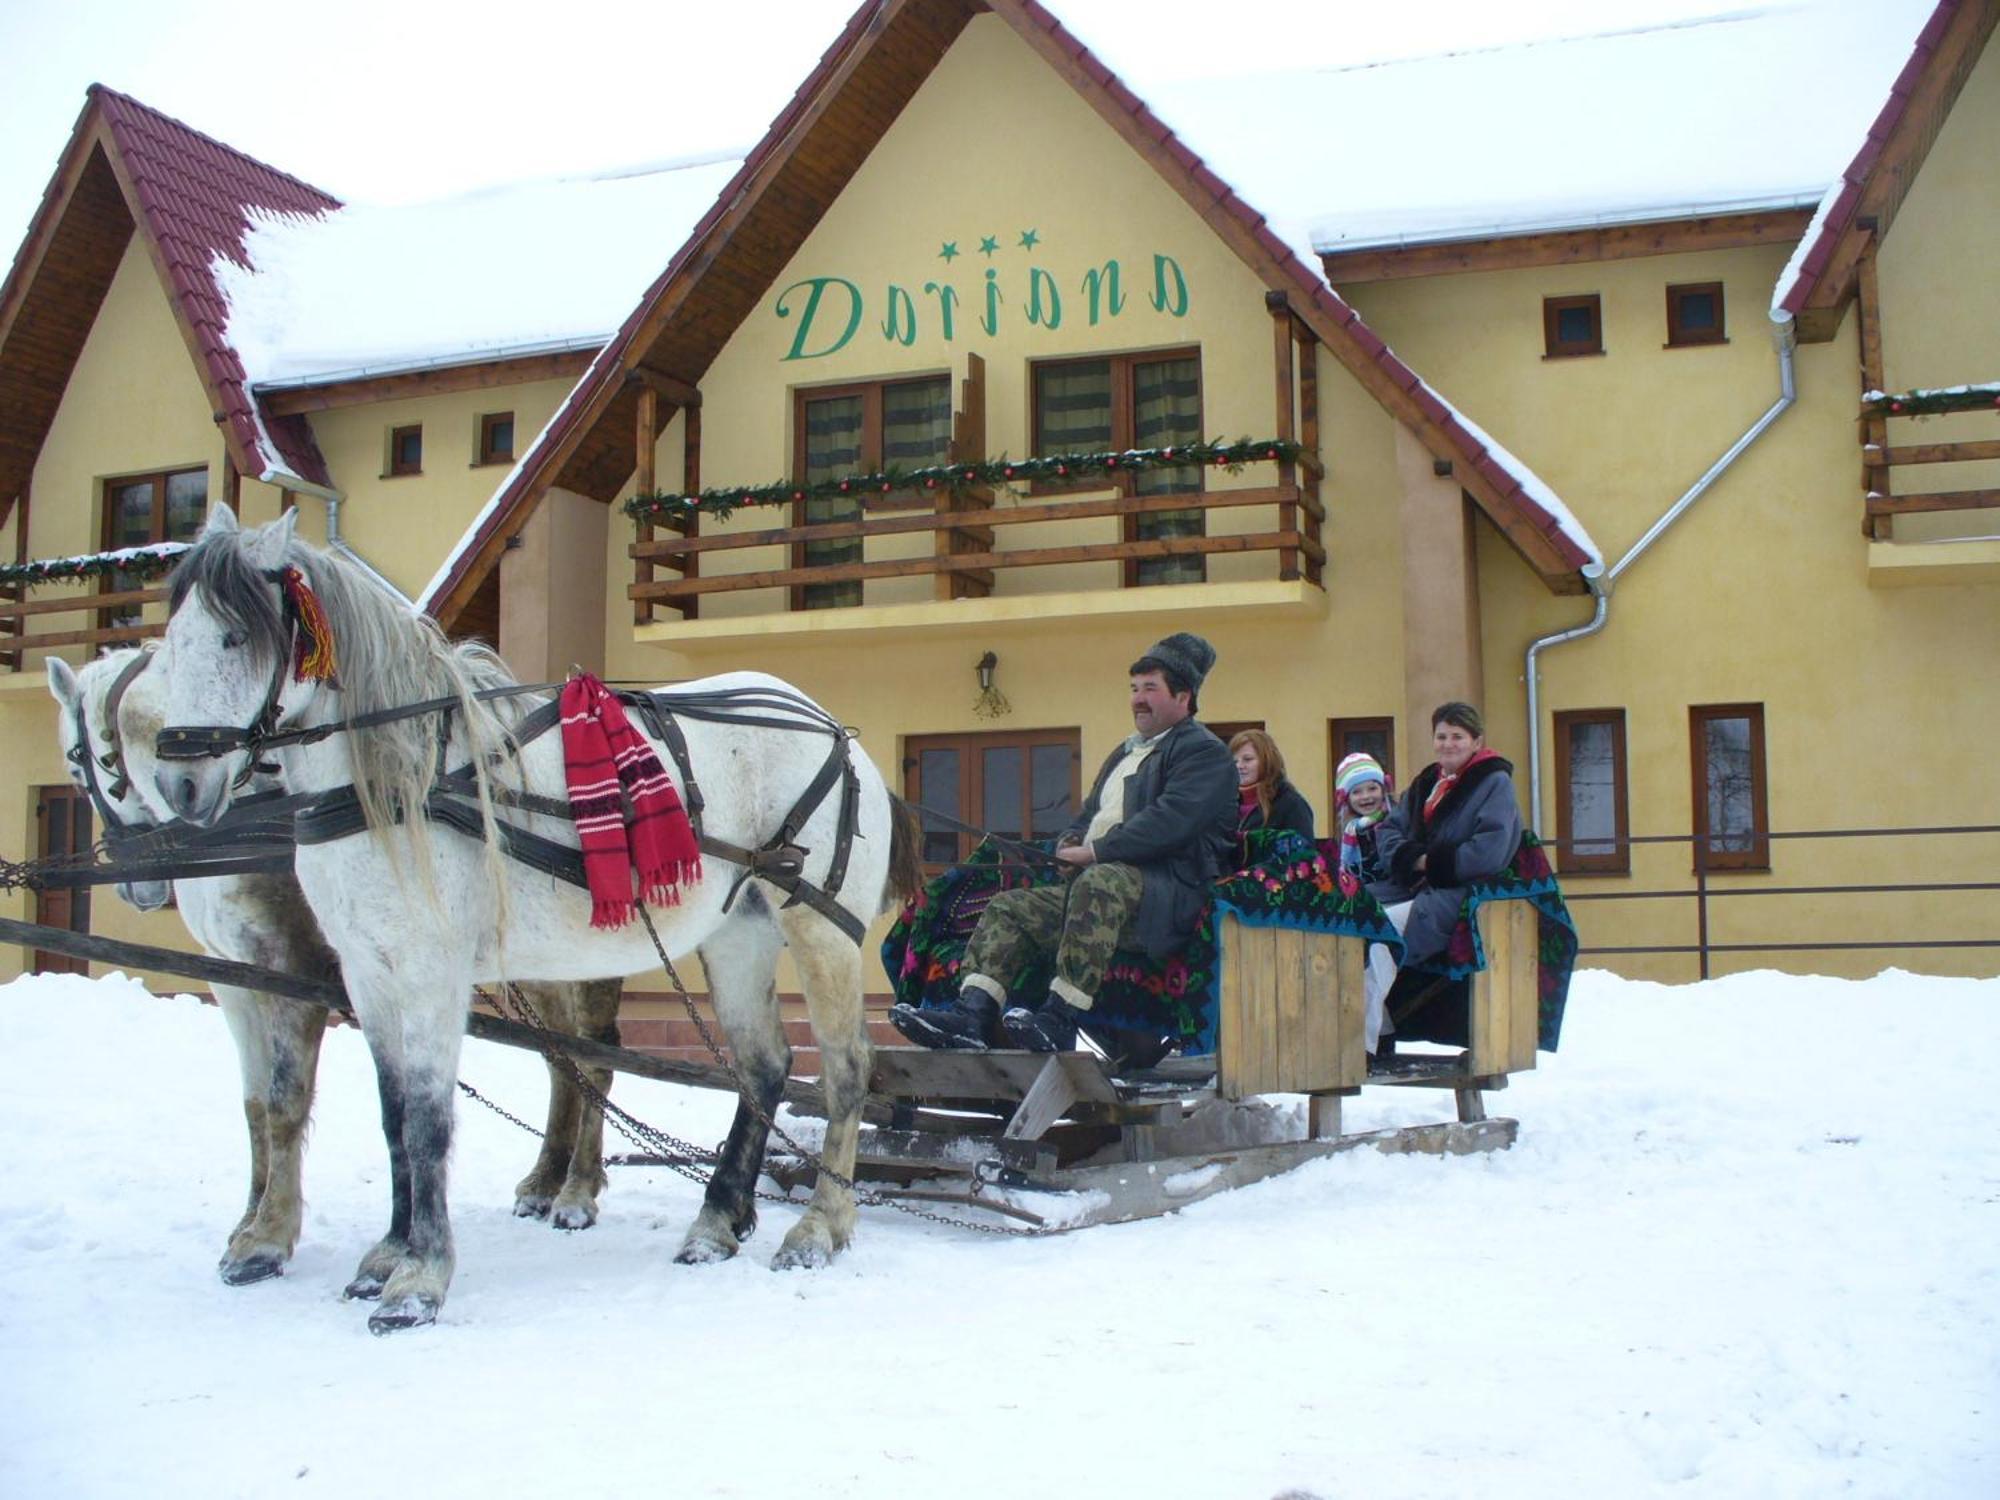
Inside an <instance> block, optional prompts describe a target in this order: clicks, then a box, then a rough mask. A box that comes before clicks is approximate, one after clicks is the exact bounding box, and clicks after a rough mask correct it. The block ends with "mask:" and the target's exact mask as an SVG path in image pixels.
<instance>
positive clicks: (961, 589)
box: [931, 354, 993, 599]
mask: <svg viewBox="0 0 2000 1500" xmlns="http://www.w3.org/2000/svg"><path fill="white" fill-rule="evenodd" d="M958 402H959V404H958V409H957V410H956V411H954V412H953V413H952V414H951V450H950V451H951V462H953V463H955V464H976V463H980V462H983V461H984V459H985V457H986V361H985V360H983V359H981V358H980V357H979V356H978V355H977V354H968V355H966V357H965V379H963V380H961V381H960V382H959V384H958ZM992 504H993V491H992V489H991V488H990V487H989V486H987V485H983V484H982V485H968V486H967V487H966V488H964V489H962V490H960V489H956V488H946V489H943V490H940V491H939V492H938V497H937V513H938V514H939V515H941V516H942V515H946V514H949V513H950V512H952V511H955V510H968V509H969V510H979V509H983V508H988V507H990V506H991V505H992ZM931 535H932V541H931V555H932V556H933V557H951V556H954V555H957V554H959V553H965V552H991V551H992V550H993V528H992V527H991V526H952V527H944V526H940V527H939V528H938V529H937V530H936V531H935V532H933V533H932V534H931ZM931 592H932V595H933V596H934V597H935V598H938V599H968V598H971V599H983V598H985V597H986V596H987V595H989V594H991V593H992V592H993V572H992V570H991V569H990V568H989V569H986V570H983V571H980V572H950V573H945V572H940V573H938V574H936V575H935V576H934V577H933V579H932V585H931Z"/></svg>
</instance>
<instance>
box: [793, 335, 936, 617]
mask: <svg viewBox="0 0 2000 1500" xmlns="http://www.w3.org/2000/svg"><path fill="white" fill-rule="evenodd" d="M951 419H952V413H951V377H950V376H948V375H936V376H927V377H925V378H923V379H921V380H899V381H894V382H888V381H879V382H872V383H870V384H867V385H855V386H842V387H840V388H839V389H838V390H817V391H800V392H799V393H798V417H797V440H796V449H795V451H796V452H797V455H798V472H799V478H800V480H801V481H802V482H803V483H804V484H806V485H808V486H810V485H813V484H817V483H820V482H822V481H824V480H829V479H839V478H840V477H842V476H843V475H847V474H869V473H875V472H878V471H886V470H907V469H920V468H925V467H928V466H930V465H933V464H942V463H945V462H946V461H948V460H949V459H950V457H951ZM871 499H872V500H874V501H876V502H877V503H886V504H889V505H894V504H898V503H903V504H908V503H911V497H910V496H909V495H908V494H906V493H905V494H901V495H897V494H891V495H886V496H876V497H871ZM862 509H863V502H862V497H861V496H860V495H859V494H858V493H857V494H851V495H839V494H836V495H829V496H825V497H819V496H812V495H808V496H807V497H806V499H805V500H804V501H803V502H802V503H801V504H800V505H799V506H797V507H796V512H797V513H796V515H795V517H794V519H795V521H796V522H797V524H799V525H802V526H813V525H819V524H822V523H826V522H834V521H858V520H860V519H861V516H862ZM861 560H862V541H861V538H860V537H858V536H856V537H838V538H834V539H832V540H828V541H818V542H803V543H800V544H799V545H798V546H796V547H795V548H794V549H793V566H794V567H800V568H833V567H839V566H842V565H843V564H846V563H858V562H860V561H861ZM861 600H862V587H861V580H860V579H858V578H851V579H842V580H839V581H836V582H832V583H808V584H803V585H801V586H799V587H797V588H795V589H794V590H793V607H794V608H797V609H838V608H841V607H844V606H847V605H854V604H859V603H861Z"/></svg>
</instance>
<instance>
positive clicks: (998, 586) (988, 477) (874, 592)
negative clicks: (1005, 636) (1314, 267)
mask: <svg viewBox="0 0 2000 1500" xmlns="http://www.w3.org/2000/svg"><path fill="white" fill-rule="evenodd" d="M1189 454H1190V450H1188V449H1182V450H1180V451H1179V453H1178V454H1176V453H1175V450H1171V449H1169V450H1146V451H1144V452H1137V451H1135V452H1128V453H1123V454H1101V455H1092V456H1089V457H1088V458H1086V459H1085V460H1084V463H1085V464H1086V465H1087V466H1088V467H1087V469H1086V471H1085V472H1083V473H1080V474H1068V473H1067V472H1066V473H1065V475H1064V476H1063V477H1061V478H1054V477H1052V476H1051V475H1050V474H1049V473H1047V472H1045V470H1046V464H1039V465H1038V464H1036V463H1022V464H1019V465H1013V466H1004V467H1005V477H1002V474H1001V473H1000V472H996V471H999V470H1002V468H1003V466H1002V465H998V464H990V463H987V464H973V465H963V466H959V465H954V466H950V467H948V468H944V469H938V470H919V471H917V472H916V473H914V474H911V475H898V476H884V475H868V476H855V477H854V478H853V479H852V480H851V481H849V483H850V485H851V488H852V491H853V493H854V494H855V497H856V498H855V500H854V501H852V502H850V503H851V504H852V505H853V506H854V507H855V508H857V509H858V510H859V514H858V515H857V516H856V517H855V518H853V519H845V520H837V521H825V522H819V523H816V524H810V525H796V524H785V523H786V522H789V521H791V520H793V519H794V517H795V515H796V512H797V511H798V510H799V509H800V508H802V504H803V498H804V492H803V491H795V492H793V493H792V494H790V495H778V494H773V493H772V492H771V491H770V490H765V491H743V492H736V494H735V496H733V497H732V495H731V492H728V491H722V492H719V496H718V492H714V491H711V492H709V497H710V500H711V502H713V501H715V500H716V499H718V498H719V499H720V500H721V501H722V502H723V503H724V504H727V503H729V502H730V500H731V499H732V498H733V499H734V500H735V502H736V503H738V504H743V505H757V506H760V507H764V508H765V515H767V516H775V517H777V520H776V522H775V523H774V522H772V521H770V520H764V521H762V522H761V524H760V522H759V521H758V520H755V519H751V520H748V522H747V524H746V521H745V518H744V517H743V516H742V515H741V514H740V513H739V514H735V515H729V516H726V517H722V518H718V517H715V516H713V515H711V514H702V513H694V512H689V511H686V510H683V511H682V512H681V513H680V514H678V515H676V514H674V513H673V512H672V511H671V510H669V511H666V512H664V513H663V512H661V511H659V510H657V509H656V510H654V511H652V512H650V513H646V514H642V515H641V532H640V539H639V540H638V541H636V542H634V543H633V544H632V545H631V546H630V547H629V548H628V553H629V555H630V556H631V558H632V559H633V562H634V565H635V566H634V581H633V583H632V585H631V586H630V588H629V589H628V591H627V592H628V594H629V595H630V597H631V598H632V600H633V602H634V624H635V626H636V627H638V634H639V637H640V639H642V640H649V641H656V642H658V643H661V644H669V645H673V646H675V647H676V648H689V647H695V646H699V645H700V644H701V643H702V642H704V641H715V642H718V643H720V642H723V641H729V640H740V639H742V638H743V637H745V636H765V637H770V636H785V635H792V634H799V633H803V632H806V631H811V632H813V633H814V634H815V635H823V634H825V633H828V632H837V633H853V632H864V631H865V632H868V633H871V634H874V633H880V632H882V631H885V630H888V631H894V630H897V629H908V630H917V631H923V632H933V631H935V630H938V629H940V628H949V627H950V626H953V625H964V626H968V627H971V626H977V625H983V624H986V623H990V622H993V621H998V620H1045V621H1052V622H1053V621H1061V620H1064V619H1072V618H1075V617H1077V616H1079V615H1104V614H1118V615H1125V616H1140V615H1155V614H1158V615H1166V614H1173V615H1185V614H1187V613H1188V612H1189V611H1197V612H1199V611H1204V610H1213V609H1227V610H1232V611H1249V612H1253V613H1265V614H1269V613H1279V614H1297V613H1319V612H1321V611H1323V609H1324V607H1325V596H1324V592H1323V588H1322V584H1321V575H1322V570H1323V568H1324V565H1325V562H1326V550H1325V547H1324V545H1323V544H1322V541H1321V528H1322V524H1323V522H1324V520H1325V511H1324V508H1323V506H1322V504H1321V500H1320V495H1319V488H1320V485H1319V482H1320V478H1321V475H1322V469H1321V466H1320V464H1319V462H1318V461H1317V460H1316V459H1315V458H1314V457H1313V456H1312V455H1311V454H1310V453H1308V452H1305V451H1303V450H1302V449H1300V447H1299V446H1298V445H1297V444H1294V443H1290V442H1285V441H1279V440H1270V441H1267V442H1261V443H1251V444H1236V445H1228V446H1227V447H1220V446H1218V445H1207V444H1204V445H1198V449H1197V450H1195V451H1194V453H1193V457H1194V462H1193V463H1192V464H1190V463H1189V462H1188V457H1189ZM1169 457H1171V458H1175V459H1178V460H1179V461H1178V462H1171V463H1170V462H1169ZM1162 469H1171V470H1172V472H1174V473H1175V474H1177V475H1179V476H1182V477H1183V478H1185V476H1186V475H1188V474H1189V472H1190V471H1192V473H1193V474H1194V475H1195V476H1196V482H1197V483H1198V484H1199V485H1200V486H1201V487H1200V488H1196V489H1191V490H1182V491H1175V492H1172V493H1166V494H1145V493H1140V490H1141V489H1142V488H1143V482H1142V481H1141V480H1139V479H1138V478H1135V472H1134V471H1137V473H1138V474H1141V475H1143V474H1145V473H1147V472H1149V471H1151V472H1158V471H1160V470H1162ZM1225 469H1226V470H1228V471H1229V472H1228V475H1227V478H1223V477H1222V474H1223V471H1224V470H1225ZM1211 478H1216V479H1220V480H1221V483H1220V484H1219V485H1217V486H1216V487H1210V485H1209V481H1210V479H1211ZM1051 485H1061V486H1062V488H1063V491H1064V492H1063V493H1059V494H1050V493H1048V490H1049V488H1050V487H1051ZM1162 516H1171V517H1178V518H1181V519H1182V521H1183V526H1182V527H1181V528H1177V529H1183V530H1186V531H1193V532H1197V533H1198V534H1183V535H1165V536H1144V535H1140V534H1139V533H1141V532H1143V531H1144V530H1146V529H1148V527H1147V524H1146V523H1147V522H1148V520H1149V518H1153V517H1162ZM1194 523H1198V524H1194ZM654 528H661V529H660V530H657V531H655V530H654ZM665 528H671V529H665ZM813 543H843V544H846V547H845V548H844V550H845V551H847V552H848V553H849V554H850V555H851V554H855V553H858V556H850V560H842V561H826V560H811V559H808V558H807V556H806V548H807V546H808V544H813ZM856 544H858V546H857V545H856ZM1187 558H1193V559H1199V560H1200V561H1201V567H1200V569H1199V570H1198V571H1196V572H1195V573H1194V581H1185V582H1183V581H1175V582H1159V583H1153V582H1149V581H1148V580H1147V577H1146V574H1147V573H1148V571H1149V570H1148V569H1147V568H1146V566H1145V565H1147V564H1149V563H1153V562H1156V561H1157V560H1160V559H1187ZM1217 564H1220V566H1217ZM840 584H858V585H860V586H861V597H860V600H859V602H854V603H846V604H842V605H839V606H836V607H825V605H826V603H827V600H826V597H825V594H824V589H825V587H826V586H828V585H840ZM809 590H810V591H811V592H810V593H809V592H808V591H809ZM814 606H818V607H814ZM666 611H671V612H672V613H671V614H670V615H665V616H664V617H663V613H664V612H666Z"/></svg>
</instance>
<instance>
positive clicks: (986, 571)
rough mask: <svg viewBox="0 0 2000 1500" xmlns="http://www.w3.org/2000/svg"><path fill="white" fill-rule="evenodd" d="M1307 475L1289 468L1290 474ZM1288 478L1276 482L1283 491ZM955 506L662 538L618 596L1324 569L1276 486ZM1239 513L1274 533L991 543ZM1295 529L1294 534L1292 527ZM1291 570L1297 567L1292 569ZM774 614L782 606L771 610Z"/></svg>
mask: <svg viewBox="0 0 2000 1500" xmlns="http://www.w3.org/2000/svg"><path fill="white" fill-rule="evenodd" d="M1282 467H1283V468H1284V469H1286V470H1292V469H1294V468H1295V467H1296V468H1307V467H1310V469H1311V470H1313V471H1314V476H1313V477H1315V478H1317V470H1318V468H1319V465H1318V464H1317V463H1315V462H1314V461H1313V460H1311V459H1310V458H1305V457H1301V458H1300V459H1299V460H1298V462H1297V464H1296V466H1295V465H1293V464H1290V463H1287V464H1284V465H1282ZM1290 478H1291V475H1290V474H1287V475H1286V476H1285V479H1286V480H1289V479H1290ZM966 498H967V497H965V496H962V495H941V497H940V499H939V501H938V502H937V506H936V508H935V509H933V510H929V511H922V512H917V513H906V514H882V515H872V516H863V517H862V518H861V519H859V520H854V521H830V522H822V523H819V524H816V525H810V526H785V527H775V528H766V529H761V530H759V529H750V528H745V529H744V530H741V531H734V532H723V531H710V532H703V533H702V534H700V535H697V536H675V535H665V536H659V537H655V538H653V539H650V540H642V541H638V542H635V543H633V544H632V545H631V546H630V547H629V548H628V549H627V551H628V552H629V554H630V556H631V557H632V558H633V559H634V560H635V562H636V563H637V564H638V570H637V578H636V581H635V582H634V583H633V584H632V585H631V586H630V588H629V589H628V590H627V592H628V594H629V595H630V596H631V598H632V599H634V600H635V601H640V602H642V603H646V602H658V603H661V604H666V605H668V606H672V607H677V608H682V609H683V612H684V614H685V613H689V612H691V611H687V610H686V609H685V606H686V605H688V604H690V603H692V602H693V601H695V600H697V599H699V598H700V597H701V596H703V595H705V594H720V593H741V592H746V591H749V590H753V589H786V590H790V589H792V588H794V587H796V586H798V585H801V584H806V583H843V582H849V581H853V580H865V579H872V578H911V577H922V576H930V577H933V578H936V579H937V580H939V588H938V590H937V594H938V597H941V598H943V597H950V592H949V588H948V584H949V580H951V579H953V578H969V579H972V580H976V581H978V582H979V583H980V584H982V585H984V586H983V587H982V588H980V590H979V592H981V593H986V592H990V591H993V589H994V575H995V573H997V572H1000V571H1003V570H1006V569H1010V568H1031V567H1049V566H1053V565H1058V564H1068V563H1097V562H1121V563H1122V562H1129V561H1136V560H1139V559H1144V558H1157V557H1192V556H1210V555H1213V554H1217V553H1238V552H1271V553H1276V554H1277V555H1278V561H1277V567H1276V570H1275V571H1276V574H1277V576H1281V577H1291V578H1296V577H1298V576H1300V574H1301V572H1302V571H1303V572H1304V573H1305V575H1306V576H1308V577H1310V578H1312V579H1314V580H1317V579H1318V577H1319V574H1320V569H1321V567H1322V565H1324V563H1325V561H1326V550H1325V548H1324V547H1323V546H1322V544H1321V542H1320V540H1319V532H1320V527H1321V524H1322V523H1323V522H1324V520H1325V518H1326V517H1325V511H1324V510H1323V509H1322V507H1321V504H1320V501H1319V499H1318V497H1317V495H1316V494H1314V493H1312V489H1311V487H1307V486H1302V485H1300V484H1297V483H1293V482H1281V483H1278V484H1275V485H1265V486H1261V487H1258V488H1252V489H1229V490H1202V491H1195V492H1192V493H1185V494H1172V495H1143V496H1142V495H1130V494H1121V495H1112V496H1108V497H1103V498H1089V499H1076V500H1053V501H1047V502H1038V503H1033V504H1021V505H995V504H992V503H990V501H989V502H987V503H979V502H977V501H974V502H973V503H971V504H967V503H965V502H966ZM1248 506H1265V507H1276V509H1277V517H1278V526H1277V528H1276V529H1273V530H1267V531H1249V532H1230V533H1223V534H1219V535H1213V536H1182V537H1158V538H1153V539H1148V540H1125V541H1112V542H1081V543H1073V544H1068V545H1062V546H1023V547H1006V546H1003V545H1001V542H1000V536H999V534H1000V533H1002V532H1004V530H1005V529H1006V528H1008V527H1013V526H1024V525H1030V524H1037V523H1048V522H1068V521H1083V520H1090V519H1095V518H1099V517H1105V516H1116V517H1121V518H1122V517H1128V516H1147V515H1159V514H1163V513H1172V512H1184V511H1201V512H1203V513H1204V514H1206V513H1212V512H1221V511H1228V510H1240V509H1242V508H1244V507H1248ZM1301 523H1303V524H1301ZM925 532H929V533H931V534H932V536H933V547H932V551H931V552H930V553H928V554H926V555H922V556H916V557H885V558H880V559H874V560H866V559H864V560H863V561H861V562H854V563H840V564H835V565H833V566H821V567H782V568H770V569H758V570H752V571H744V572H735V573H730V572H718V571H715V570H714V569H713V567H712V566H710V565H703V566H702V567H701V568H700V570H699V572H697V570H696V569H695V568H692V567H688V568H687V569H686V572H685V573H683V575H682V576H681V577H678V578H659V577H654V576H652V572H653V569H654V567H656V566H668V567H684V566H685V565H686V564H688V563H689V562H691V561H692V560H694V559H696V558H699V557H701V556H702V555H703V554H715V553H725V552H734V551H741V550H743V549H745V548H756V547H773V546H786V547H790V546H792V545H794V544H797V543H802V542H829V541H844V540H848V539H851V538H855V537H859V538H861V539H862V541H863V544H864V545H865V544H866V543H867V541H868V540H869V539H871V538H876V537H894V536H909V535H912V534H919V535H920V534H922V533H925ZM1302 562H1303V564H1304V567H1303V568H1302V567H1301V563H1302ZM780 608H783V606H780Z"/></svg>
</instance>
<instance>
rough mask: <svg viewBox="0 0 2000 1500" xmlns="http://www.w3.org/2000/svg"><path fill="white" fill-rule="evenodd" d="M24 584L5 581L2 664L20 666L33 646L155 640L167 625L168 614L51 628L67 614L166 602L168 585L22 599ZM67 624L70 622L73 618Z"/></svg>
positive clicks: (124, 610) (0, 595) (0, 617)
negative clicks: (75, 626)
mask: <svg viewBox="0 0 2000 1500" xmlns="http://www.w3.org/2000/svg"><path fill="white" fill-rule="evenodd" d="M20 590H21V585H19V584H5V585H0V666H4V667H5V668H6V670H8V671H10V672H18V671H20V670H21V668H22V667H23V666H24V665H25V664H26V662H27V653H28V652H30V651H50V650H55V649H57V648H58V647H62V646H91V647H100V646H124V645H130V644H131V643H132V642H133V641H143V640H150V639H152V638H153V637H155V636H157V635H160V634H161V633H163V632H164V631H165V630H166V628H167V622H166V619H165V617H164V615H163V616H162V617H161V618H159V619H156V620H144V619H141V620H139V621H136V622H133V623H129V624H120V625H105V624H102V623H97V622H95V621H94V622H92V623H91V624H90V627H89V628H88V629H84V630H75V629H63V628H59V627H58V628H51V627H52V626H54V625H55V624H56V617H58V616H62V615H84V616H87V617H88V616H95V617H98V618H99V620H101V619H102V617H104V616H105V615H106V614H107V612H113V611H115V612H116V616H118V617H124V616H129V615H131V614H133V613H135V612H137V611H140V610H143V609H144V608H145V607H146V606H147V605H149V604H164V603H165V602H166V598H167V591H166V589H165V588H151V589H127V590H124V591H122V592H119V593H115V594H71V595H67V596H65V597H63V598H61V599H32V600H30V599H22V598H20V597H19V594H20ZM62 624H64V625H66V624H68V622H67V621H64V622H62Z"/></svg>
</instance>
